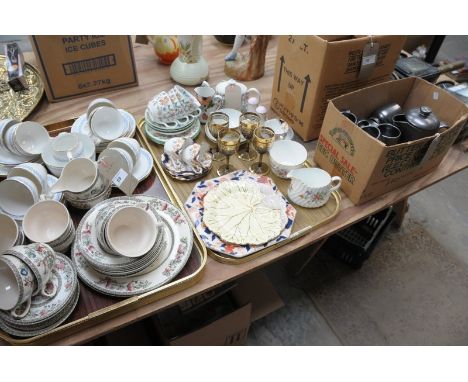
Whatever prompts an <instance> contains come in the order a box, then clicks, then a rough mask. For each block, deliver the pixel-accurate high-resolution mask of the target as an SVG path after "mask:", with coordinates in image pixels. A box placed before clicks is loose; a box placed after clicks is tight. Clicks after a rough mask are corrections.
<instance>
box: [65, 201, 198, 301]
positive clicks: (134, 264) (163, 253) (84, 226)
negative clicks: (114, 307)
mask: <svg viewBox="0 0 468 382" xmlns="http://www.w3.org/2000/svg"><path fill="white" fill-rule="evenodd" d="M142 203H146V204H149V206H150V211H152V213H154V214H155V217H156V219H157V220H158V221H160V222H161V223H162V224H161V226H160V231H159V232H158V239H157V240H156V243H155V245H154V246H153V248H152V250H150V252H148V253H147V254H145V255H143V256H140V257H137V258H129V257H124V256H117V255H114V254H110V253H108V252H106V251H105V250H104V249H103V248H102V246H101V244H100V242H99V240H98V232H97V224H96V222H97V219H96V218H97V216H98V215H99V214H100V213H102V211H106V210H109V211H110V210H113V209H116V208H119V207H120V206H136V205H139V204H142ZM192 243H193V234H192V231H191V228H190V224H189V222H188V220H187V218H186V216H185V215H184V214H183V213H182V212H181V211H180V210H179V209H177V208H176V207H175V206H173V205H172V204H171V203H169V202H167V201H165V200H162V199H159V198H155V197H150V196H140V195H139V196H131V197H117V198H112V199H108V200H105V201H103V202H101V203H99V204H98V205H96V206H95V207H94V208H92V209H91V210H89V211H88V213H87V214H86V215H85V216H84V217H83V219H82V220H81V222H80V224H79V226H78V228H77V231H76V238H75V243H74V245H73V249H72V259H73V261H74V262H75V264H76V266H77V271H78V276H79V277H80V279H81V280H82V281H83V282H84V283H85V284H87V285H88V286H89V287H91V288H93V289H95V290H97V291H98V292H101V293H104V294H107V295H111V296H117V297H125V296H133V295H137V294H141V293H145V292H148V291H150V290H153V289H155V288H158V287H160V286H161V285H164V284H166V283H168V282H169V281H171V280H172V279H173V278H174V277H176V276H177V274H178V273H179V272H180V271H181V270H182V269H183V267H184V265H185V263H186V262H187V260H188V258H189V257H190V253H191V251H192Z"/></svg>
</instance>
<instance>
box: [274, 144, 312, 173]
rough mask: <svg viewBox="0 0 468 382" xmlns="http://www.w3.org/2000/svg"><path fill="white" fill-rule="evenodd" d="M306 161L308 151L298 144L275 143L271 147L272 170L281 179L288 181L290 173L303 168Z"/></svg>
mask: <svg viewBox="0 0 468 382" xmlns="http://www.w3.org/2000/svg"><path fill="white" fill-rule="evenodd" d="M306 160H307V150H306V148H305V147H304V146H303V145H301V144H300V143H298V142H294V141H275V143H273V146H271V149H270V164H271V170H272V171H273V173H274V174H275V175H276V176H279V177H280V178H283V179H287V178H288V174H289V172H290V171H291V170H294V169H297V168H301V167H303V166H304V163H305V161H306Z"/></svg>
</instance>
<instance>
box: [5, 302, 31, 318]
mask: <svg viewBox="0 0 468 382" xmlns="http://www.w3.org/2000/svg"><path fill="white" fill-rule="evenodd" d="M25 305H26V306H25ZM29 309H31V296H29V298H28V299H27V301H25V302H23V303H22V304H21V305H19V306H17V307H16V308H14V309H12V310H11V311H10V314H11V316H12V317H13V318H15V319H17V320H19V319H21V318H24V317H26V316H27V314H28V313H29Z"/></svg>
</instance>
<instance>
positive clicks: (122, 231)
mask: <svg viewBox="0 0 468 382" xmlns="http://www.w3.org/2000/svg"><path fill="white" fill-rule="evenodd" d="M158 225H159V224H158V222H157V220H156V218H155V217H154V215H153V214H152V213H149V212H148V211H146V210H145V209H143V208H140V207H136V206H126V207H124V208H122V209H119V210H118V211H116V212H115V213H114V214H113V215H112V216H111V218H110V219H109V221H108V223H107V225H106V228H105V239H106V242H107V244H108V245H109V247H110V248H111V249H112V250H113V252H114V253H115V254H117V255H121V256H126V257H140V256H143V255H144V254H145V253H147V252H148V251H149V250H150V249H151V248H152V247H153V245H154V243H155V241H156V237H157V232H158V230H157V229H156V227H157V226H158Z"/></svg>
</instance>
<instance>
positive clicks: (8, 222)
mask: <svg viewBox="0 0 468 382" xmlns="http://www.w3.org/2000/svg"><path fill="white" fill-rule="evenodd" d="M19 238H20V231H19V228H18V224H17V223H16V221H15V219H13V218H11V217H10V216H8V215H5V214H0V253H2V252H3V251H6V250H7V249H9V248H11V247H13V246H14V245H15V244H16V242H17V241H18V239H19Z"/></svg>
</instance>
